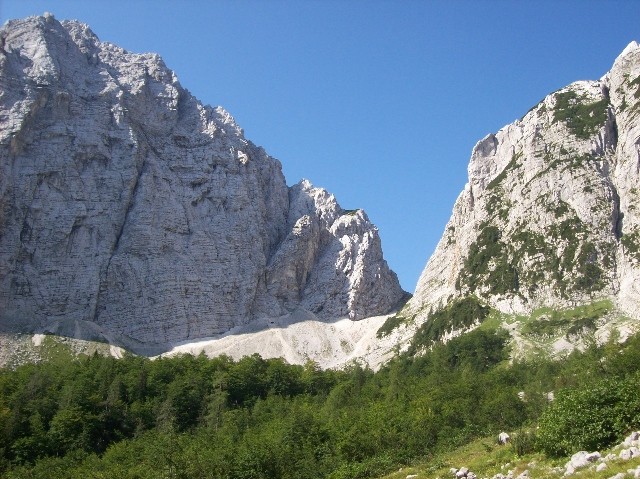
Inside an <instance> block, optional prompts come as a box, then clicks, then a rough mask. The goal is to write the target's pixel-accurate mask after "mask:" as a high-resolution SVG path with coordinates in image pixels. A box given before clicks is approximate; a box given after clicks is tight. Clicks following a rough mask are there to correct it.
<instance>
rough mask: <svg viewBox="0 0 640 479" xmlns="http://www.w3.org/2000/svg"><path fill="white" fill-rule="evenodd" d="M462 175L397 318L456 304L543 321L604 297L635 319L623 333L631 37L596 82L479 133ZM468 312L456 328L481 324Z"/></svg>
mask: <svg viewBox="0 0 640 479" xmlns="http://www.w3.org/2000/svg"><path fill="white" fill-rule="evenodd" d="M468 173H469V180H468V183H467V184H466V186H465V188H464V190H463V191H462V193H460V196H459V197H458V199H457V201H456V203H455V206H454V208H453V214H452V216H451V219H450V220H449V223H448V224H447V226H446V229H445V232H444V235H443V237H442V239H441V240H440V242H439V244H438V246H437V248H436V250H435V252H434V254H433V256H432V257H431V258H430V260H429V262H428V264H427V266H426V268H425V270H424V271H423V273H422V275H421V277H420V280H419V282H418V285H417V288H416V292H415V295H414V297H413V298H412V300H411V301H410V303H409V304H408V305H407V306H406V309H405V310H404V311H403V313H402V317H403V318H404V319H407V318H413V320H414V321H413V325H414V326H417V325H421V324H425V323H429V322H432V321H433V315H434V313H436V312H438V311H442V310H446V309H447V308H449V309H450V308H451V307H453V306H455V305H456V304H458V305H459V304H460V302H461V301H463V300H467V301H471V302H473V301H479V302H480V303H483V304H484V305H486V306H489V307H491V308H493V309H494V310H496V311H498V312H499V313H502V314H507V315H508V314H511V315H524V316H527V315H531V314H538V313H540V314H541V315H542V316H541V317H543V319H550V318H551V316H552V315H551V316H550V314H547V313H548V312H549V311H552V310H553V311H560V310H564V311H567V310H570V309H571V308H576V307H580V306H585V305H593V304H595V303H598V302H600V304H601V305H602V304H604V303H602V302H603V301H604V302H605V303H606V304H607V307H606V308H605V309H606V310H607V311H609V312H611V311H614V310H615V314H616V315H617V316H618V317H626V318H627V319H631V320H634V321H630V322H629V321H627V322H626V326H625V328H626V330H627V332H629V327H630V325H631V329H637V326H638V321H637V320H638V319H640V314H639V313H638V311H639V310H640V288H639V287H638V285H639V284H640V209H639V206H640V45H638V43H636V42H632V43H630V44H629V46H627V47H626V48H625V49H624V51H623V52H622V54H621V55H620V56H619V57H618V58H617V59H616V60H615V63H614V65H613V67H612V69H611V71H610V72H608V73H607V74H606V75H605V76H603V77H602V78H601V79H600V80H598V81H578V82H575V83H573V84H571V85H569V86H567V87H565V88H562V89H561V90H559V91H556V92H555V93H552V94H550V95H548V96H547V97H546V98H544V100H542V101H541V102H540V103H539V104H538V105H536V106H534V107H533V108H532V109H531V110H530V111H529V112H528V113H527V114H526V115H525V116H524V117H523V118H522V119H520V120H517V121H515V122H514V123H512V124H510V125H508V126H506V127H504V128H502V129H501V130H500V131H498V132H497V133H495V134H490V135H487V136H486V137H485V138H483V139H482V140H480V141H479V142H478V143H477V144H476V146H475V147H474V149H473V152H472V154H471V161H470V163H469V167H468ZM544 308H547V310H548V311H547V313H545V314H542V311H543V310H544ZM536 311H537V312H538V313H536ZM470 319H473V321H469V322H468V324H466V325H465V326H470V325H471V324H472V323H475V324H477V323H478V322H479V321H481V318H470ZM592 319H595V318H592ZM558 321H559V320H558ZM605 322H606V321H600V322H599V321H595V323H594V324H591V323H590V324H589V326H590V327H593V328H595V329H596V330H600V329H601V326H603V325H604V323H605ZM592 323H593V321H592ZM549 324H550V323H549ZM558 324H560V323H559V322H558ZM585 324H586V323H585ZM567 325H568V323H567ZM458 326H461V325H458ZM625 328H623V329H625ZM445 329H446V328H445ZM455 329H456V327H455V326H453V325H450V327H449V330H448V331H447V333H448V334H453V333H454V332H455V331H454V330H455ZM623 332H624V331H623ZM441 333H443V331H441ZM405 334H408V335H409V336H410V335H411V333H410V332H409V333H405ZM607 334H608V333H607ZM605 336H606V334H605Z"/></svg>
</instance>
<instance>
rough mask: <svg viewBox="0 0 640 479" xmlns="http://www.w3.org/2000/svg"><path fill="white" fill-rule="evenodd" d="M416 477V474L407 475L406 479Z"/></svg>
mask: <svg viewBox="0 0 640 479" xmlns="http://www.w3.org/2000/svg"><path fill="white" fill-rule="evenodd" d="M416 477H418V475H417V474H408V475H407V479H415V478H416Z"/></svg>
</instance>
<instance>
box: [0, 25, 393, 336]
mask: <svg viewBox="0 0 640 479" xmlns="http://www.w3.org/2000/svg"><path fill="white" fill-rule="evenodd" d="M402 296H403V291H402V290H401V288H400V286H399V283H398V280H397V277H396V275H395V273H393V272H392V271H391V270H390V269H389V268H388V266H387V264H386V262H385V260H384V258H383V256H382V250H381V246H380V240H379V237H378V234H377V230H376V228H375V226H374V225H372V224H371V222H370V221H369V220H368V218H367V216H366V214H365V213H364V212H363V211H361V210H358V211H355V212H347V211H345V210H343V209H342V208H341V207H340V206H339V204H338V203H337V202H336V200H335V198H334V197H333V196H332V195H330V194H329V193H327V192H326V191H324V190H322V189H319V188H314V187H313V186H312V185H311V184H310V183H309V182H306V181H303V182H301V183H299V184H298V185H295V186H294V187H292V188H288V187H287V185H286V183H285V179H284V177H283V175H282V171H281V165H280V163H279V162H278V161H277V160H275V159H274V158H272V157H270V156H269V155H268V154H267V153H266V152H265V151H264V150H263V149H262V148H259V147H257V146H255V145H254V144H252V143H251V142H250V141H248V140H246V139H245V138H244V136H243V132H242V130H241V129H240V127H238V125H237V124H236V123H235V121H234V120H233V118H232V117H231V116H230V115H229V114H228V113H227V112H226V111H225V110H223V109H222V108H220V107H218V108H211V107H209V106H204V105H202V104H201V103H200V102H198V100H196V99H195V98H194V97H193V96H192V95H190V94H189V92H188V91H187V90H185V89H184V88H182V86H181V85H180V83H179V82H178V80H177V78H176V76H175V74H174V73H173V72H172V71H171V70H169V69H168V68H167V67H166V66H165V65H164V63H163V61H162V60H161V58H160V57H158V56H157V55H155V54H132V53H129V52H126V51H125V50H123V49H121V48H119V47H116V46H114V45H112V44H109V43H103V42H100V41H99V40H98V38H96V36H95V35H94V34H93V33H92V32H91V30H90V29H89V28H88V27H87V26H86V25H83V24H81V23H78V22H75V21H63V22H58V21H57V20H56V19H54V18H53V17H52V16H51V15H45V16H43V17H30V18H27V19H24V20H14V21H10V22H8V23H7V24H5V26H4V27H3V28H2V30H0V326H1V327H2V328H4V330H7V331H12V330H13V331H17V330H23V331H37V330H38V331H40V330H50V331H53V332H55V330H56V328H59V325H60V324H65V325H67V326H65V328H67V329H68V325H69V324H77V325H78V327H79V329H82V328H80V326H81V324H82V323H86V322H89V323H94V324H96V325H98V326H99V327H100V328H105V329H106V330H108V331H110V332H113V333H114V334H119V335H125V336H129V337H131V338H133V339H135V340H139V341H145V342H156V343H166V342H175V341H184V340H189V339H195V338H201V337H206V336H211V335H213V334H216V333H221V332H224V331H227V330H229V329H230V328H232V327H235V326H238V325H243V324H247V323H249V322H251V321H252V320H254V319H256V318H260V317H277V316H280V315H282V314H284V313H286V311H288V310H292V309H294V308H296V307H303V308H306V309H308V310H309V311H311V312H313V313H315V314H316V316H318V317H320V318H323V319H333V318H338V317H350V318H352V319H360V318H363V317H366V316H373V315H377V314H382V313H385V312H388V311H389V310H390V309H392V308H393V307H394V306H395V305H396V304H397V302H398V301H399V300H400V299H401V298H402Z"/></svg>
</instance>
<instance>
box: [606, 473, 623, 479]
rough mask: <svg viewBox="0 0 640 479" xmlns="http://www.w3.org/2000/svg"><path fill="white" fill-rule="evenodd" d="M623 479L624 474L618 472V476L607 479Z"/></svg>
mask: <svg viewBox="0 0 640 479" xmlns="http://www.w3.org/2000/svg"><path fill="white" fill-rule="evenodd" d="M624 477H625V473H624V472H619V473H618V474H616V475H614V476H611V477H609V479H624Z"/></svg>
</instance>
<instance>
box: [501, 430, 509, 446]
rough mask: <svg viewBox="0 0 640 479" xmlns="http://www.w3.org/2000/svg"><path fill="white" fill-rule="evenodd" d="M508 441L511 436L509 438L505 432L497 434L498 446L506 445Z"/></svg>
mask: <svg viewBox="0 0 640 479" xmlns="http://www.w3.org/2000/svg"><path fill="white" fill-rule="evenodd" d="M510 439H511V436H509V434H507V433H506V432H501V433H500V434H498V444H506V443H508V442H509V440H510Z"/></svg>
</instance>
